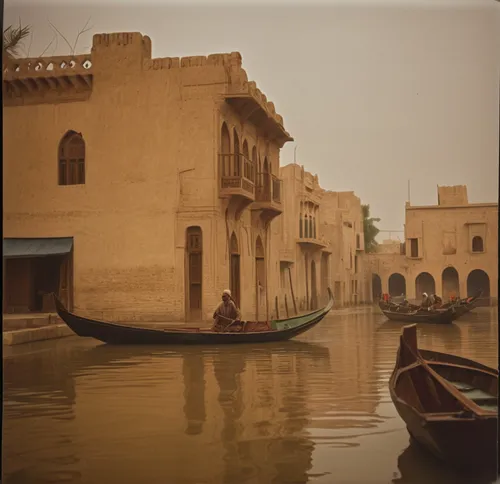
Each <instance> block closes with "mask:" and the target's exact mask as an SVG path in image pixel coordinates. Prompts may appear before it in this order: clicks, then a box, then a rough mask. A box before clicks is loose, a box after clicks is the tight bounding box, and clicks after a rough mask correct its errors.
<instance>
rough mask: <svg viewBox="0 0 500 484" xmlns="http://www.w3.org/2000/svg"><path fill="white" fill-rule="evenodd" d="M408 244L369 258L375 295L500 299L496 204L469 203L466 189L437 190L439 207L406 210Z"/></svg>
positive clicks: (389, 248)
mask: <svg viewBox="0 0 500 484" xmlns="http://www.w3.org/2000/svg"><path fill="white" fill-rule="evenodd" d="M405 211H406V214H405V220H406V223H405V242H404V244H403V245H400V244H399V243H397V244H392V245H391V244H383V245H382V247H383V250H382V251H380V252H379V253H376V254H369V255H368V257H367V259H368V261H369V266H370V270H371V272H372V274H373V279H372V294H373V297H374V298H377V297H378V296H379V295H380V294H382V293H389V294H391V295H392V296H399V295H401V294H405V295H406V296H407V297H408V298H409V299H420V298H421V297H422V293H423V292H427V293H437V294H440V295H442V296H443V297H444V299H446V300H447V299H448V298H449V297H450V296H457V297H458V296H459V297H466V296H471V295H473V294H474V293H475V292H476V291H478V290H479V289H482V291H483V298H484V302H485V303H490V302H492V303H495V302H496V301H497V298H498V204H497V203H469V201H468V196H467V187H466V186H463V185H461V186H450V187H447V186H440V187H438V204H437V205H431V206H412V205H410V203H408V202H407V203H406V207H405Z"/></svg>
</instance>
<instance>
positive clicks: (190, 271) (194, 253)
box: [186, 227, 203, 321]
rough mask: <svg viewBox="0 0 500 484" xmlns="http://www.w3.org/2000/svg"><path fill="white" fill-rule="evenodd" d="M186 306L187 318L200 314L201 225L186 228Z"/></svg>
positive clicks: (201, 271)
mask: <svg viewBox="0 0 500 484" xmlns="http://www.w3.org/2000/svg"><path fill="white" fill-rule="evenodd" d="M186 275H187V277H186V306H187V311H186V312H187V314H186V316H187V319H188V320H191V321H193V320H200V319H201V315H202V303H201V302H202V278H203V235H202V232H201V227H188V229H187V230H186Z"/></svg>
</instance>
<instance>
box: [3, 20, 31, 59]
mask: <svg viewBox="0 0 500 484" xmlns="http://www.w3.org/2000/svg"><path fill="white" fill-rule="evenodd" d="M30 32H31V27H30V26H29V25H25V26H24V27H23V26H22V25H21V22H19V27H13V26H12V25H10V26H9V27H7V28H6V29H5V30H4V31H3V54H4V55H6V56H8V57H14V56H16V55H17V54H18V51H19V48H20V47H21V42H22V41H23V40H24V39H25V38H26V37H28V36H29V35H30Z"/></svg>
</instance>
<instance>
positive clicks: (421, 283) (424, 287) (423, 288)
mask: <svg viewBox="0 0 500 484" xmlns="http://www.w3.org/2000/svg"><path fill="white" fill-rule="evenodd" d="M424 292H426V293H427V294H429V295H431V294H436V282H435V281H434V277H432V276H431V275H430V274H429V273H428V272H421V273H420V274H419V275H418V276H417V278H416V279H415V296H416V298H417V299H420V298H421V297H422V294H423V293H424Z"/></svg>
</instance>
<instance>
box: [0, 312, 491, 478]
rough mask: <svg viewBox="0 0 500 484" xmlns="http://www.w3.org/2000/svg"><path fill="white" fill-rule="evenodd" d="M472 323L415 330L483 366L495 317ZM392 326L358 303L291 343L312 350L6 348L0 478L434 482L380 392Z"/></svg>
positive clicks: (393, 340) (429, 343)
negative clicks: (357, 307) (2, 473)
mask: <svg viewBox="0 0 500 484" xmlns="http://www.w3.org/2000/svg"><path fill="white" fill-rule="evenodd" d="M474 317H476V316H474ZM477 317H478V318H479V316H477ZM480 317H482V318H483V319H484V317H485V316H484V315H482V316H480ZM486 317H488V316H486ZM483 319H478V320H477V322H476V321H475V320H474V321H473V320H472V318H471V319H470V321H467V320H465V321H464V322H462V319H461V320H460V321H459V323H458V324H456V325H448V326H442V327H441V326H436V325H429V326H424V325H420V326H422V327H420V326H419V330H418V331H419V341H420V344H421V346H422V347H426V348H429V349H435V350H437V351H445V352H450V353H456V354H458V355H462V356H466V357H472V358H474V354H473V353H476V352H481V355H482V358H481V359H480V360H481V361H482V362H484V363H486V364H490V365H491V364H492V362H493V364H494V365H495V366H496V359H497V353H496V347H497V344H496V340H495V341H494V342H491V341H490V340H491V336H492V334H493V332H492V329H491V328H492V327H495V328H496V322H488V321H486V320H483ZM402 326H403V325H402V324H399V323H391V322H385V320H384V319H383V316H382V315H380V314H378V313H376V312H375V311H374V312H371V310H370V308H365V309H360V310H354V311H338V312H335V313H332V314H331V315H329V316H328V317H327V318H325V321H324V323H322V324H321V325H318V326H317V327H316V328H315V330H314V331H311V332H310V333H306V334H305V335H304V336H301V339H302V340H303V341H311V343H306V342H300V341H296V340H295V341H294V340H292V341H288V342H285V343H277V344H266V345H241V346H222V347H170V348H168V347H159V348H155V347H133V346H129V347H116V346H108V345H100V344H96V343H95V342H93V343H92V341H91V343H92V346H90V343H88V342H86V341H87V340H82V339H78V338H74V339H71V338H68V339H67V340H61V341H60V342H57V343H56V342H50V343H47V344H46V345H45V346H44V345H42V346H39V348H40V347H41V348H45V350H44V351H43V352H42V351H38V350H37V351H34V350H33V351H31V350H30V351H31V353H30V354H27V353H29V351H25V350H23V351H24V353H26V354H23V351H14V352H12V351H10V349H8V350H7V358H5V359H4V399H5V407H4V417H5V418H4V442H3V443H4V470H5V471H6V475H5V482H4V484H17V483H23V484H25V483H26V484H28V483H30V482H34V483H35V482H54V483H58V482H76V483H80V484H87V483H88V484H91V483H97V482H120V483H121V484H129V483H130V484H132V483H134V484H135V483H136V482H172V483H184V484H198V483H203V484H216V483H220V482H224V483H226V484H229V483H232V482H235V483H239V482H245V483H247V484H249V483H260V482H273V483H283V484H285V483H292V482H293V483H306V482H310V481H311V480H313V479H315V478H318V479H317V481H318V482H370V480H371V481H372V482H373V481H374V480H376V481H378V482H391V480H394V482H401V483H406V482H408V483H413V482H418V481H416V480H415V479H413V480H412V476H422V475H423V476H424V482H430V483H433V482H436V479H434V478H435V477H436V476H442V475H444V477H443V478H442V479H443V480H442V482H445V483H446V482H447V481H446V480H444V479H448V478H449V477H450V475H449V474H447V473H445V474H443V473H442V472H438V471H437V470H435V469H434V470H433V468H432V466H431V467H429V466H426V464H423V463H422V462H421V460H419V458H418V454H415V453H414V452H413V451H412V448H411V447H410V445H409V436H408V433H407V431H406V429H405V426H404V423H403V422H402V421H401V419H400V417H399V416H398V415H397V413H396V411H395V409H394V406H393V404H392V402H391V400H390V397H389V392H388V386H387V382H388V379H389V376H390V374H391V372H392V370H393V368H394V363H395V358H396V351H397V347H398V344H399V335H400V334H401V328H402ZM476 348H479V350H478V349H476ZM26 350H29V347H26ZM9 352H10V353H12V355H13V356H12V357H9ZM478 359H479V358H478ZM398 456H399V457H398ZM368 461H369V466H366V465H359V463H360V462H368ZM422 473H423V474H422ZM426 473H428V474H429V475H428V476H427V475H426ZM397 479H400V481H398V480H397ZM438 480H439V479H438ZM456 482H457V483H460V481H456ZM478 483H479V484H483V483H482V482H480V481H478ZM460 484H461V483H460Z"/></svg>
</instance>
